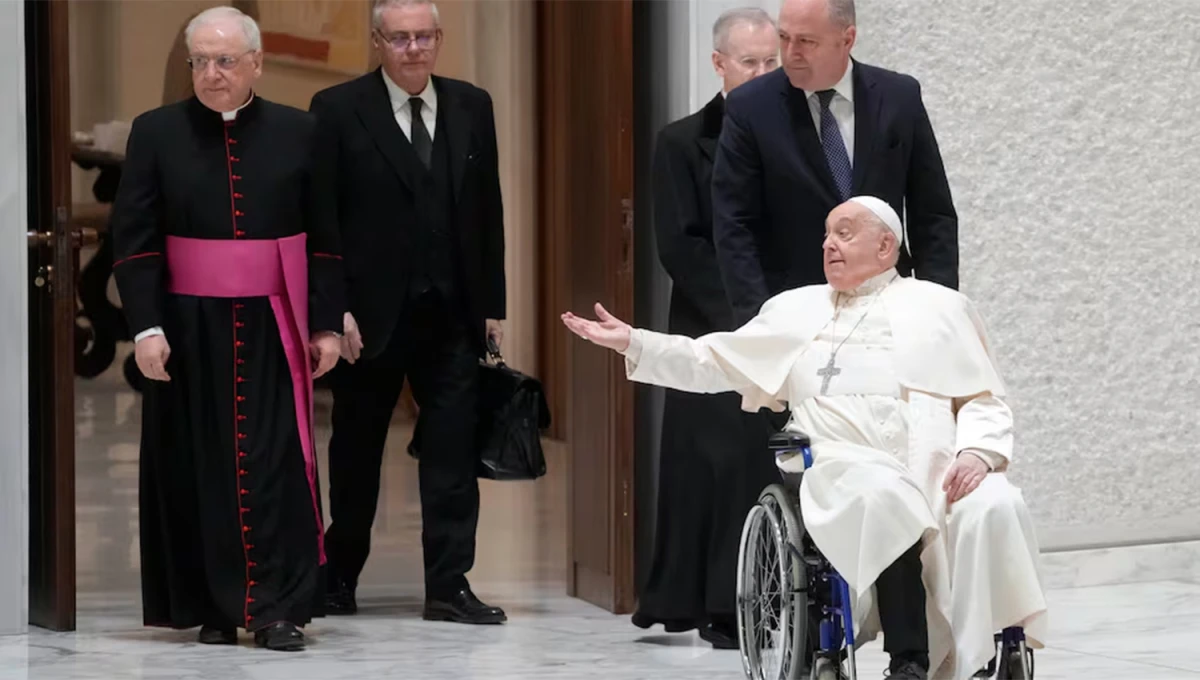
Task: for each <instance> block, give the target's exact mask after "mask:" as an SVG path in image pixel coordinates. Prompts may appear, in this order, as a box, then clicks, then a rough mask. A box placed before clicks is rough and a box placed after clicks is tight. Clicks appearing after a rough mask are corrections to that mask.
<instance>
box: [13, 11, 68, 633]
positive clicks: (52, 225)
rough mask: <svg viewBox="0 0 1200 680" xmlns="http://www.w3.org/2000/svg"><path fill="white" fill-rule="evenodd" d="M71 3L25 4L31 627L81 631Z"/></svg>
mask: <svg viewBox="0 0 1200 680" xmlns="http://www.w3.org/2000/svg"><path fill="white" fill-rule="evenodd" d="M67 9H68V8H67V3H66V2H65V0H49V1H46V2H26V3H25V28H26V32H25V35H26V43H25V45H26V48H25V49H26V70H25V77H26V79H25V85H26V95H27V96H26V107H27V109H26V120H27V125H28V130H27V136H26V139H27V144H28V163H29V173H28V178H29V182H28V184H29V203H28V205H29V223H28V225H27V226H28V231H29V275H30V277H31V279H33V280H32V281H31V285H30V286H29V409H30V418H29V530H30V531H29V558H30V564H29V622H30V623H32V624H33V625H35V626H41V627H44V628H50V629H52V630H74V629H75V363H74V362H75V310H76V298H75V277H76V272H77V271H78V262H79V251H78V247H79V242H80V241H81V238H82V237H81V235H80V234H77V233H74V232H75V230H74V229H73V228H72V224H71V175H70V164H71V157H70V144H71V125H70V71H69V66H68V64H69V59H70V47H69V42H68V35H67V26H68V23H67Z"/></svg>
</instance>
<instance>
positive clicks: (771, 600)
mask: <svg viewBox="0 0 1200 680" xmlns="http://www.w3.org/2000/svg"><path fill="white" fill-rule="evenodd" d="M769 447H770V449H771V450H772V451H773V452H774V453H775V456H776V458H779V457H781V456H786V455H799V456H802V459H803V461H804V469H806V470H807V469H808V468H809V467H811V466H812V462H813V461H812V444H811V442H810V440H809V438H808V437H807V436H805V435H803V434H800V433H795V432H780V433H777V434H775V435H773V436H772V437H771V440H770V444H769ZM783 475H784V479H783V483H782V484H772V485H771V486H768V487H767V488H766V489H765V490H763V492H762V495H761V496H759V499H758V504H757V505H755V506H754V507H753V508H751V509H750V512H749V513H748V514H747V516H746V521H745V523H744V524H743V525H742V537H741V545H740V548H739V552H738V566H737V600H736V602H737V624H738V643H739V644H738V646H739V648H740V649H741V654H742V668H743V670H744V671H745V673H746V677H747V678H749V680H801V678H804V677H806V676H807V677H809V678H811V680H857V678H858V671H857V667H856V663H855V655H854V649H855V642H854V617H853V615H852V612H851V609H850V608H851V603H852V598H851V593H850V586H849V585H847V583H846V581H845V580H844V579H843V578H842V577H841V576H840V575H838V573H837V571H836V570H835V569H834V568H833V566H832V565H831V564H830V563H829V561H828V560H826V559H825V558H824V557H823V556H822V555H821V552H820V551H819V550H817V547H816V545H815V544H814V543H813V542H812V538H811V537H810V536H809V535H808V533H807V532H806V531H805V530H804V524H803V522H802V521H801V518H800V503H799V498H800V481H801V479H802V477H803V474H802V473H799V474H797V473H786V472H785V473H783ZM996 648H997V651H996V656H995V657H994V658H993V659H992V661H991V662H989V664H988V666H987V667H986V668H984V669H981V670H980V671H979V672H978V673H976V674H975V676H974V677H977V678H995V679H996V680H1033V650H1031V649H1028V648H1027V647H1026V645H1025V634H1024V631H1023V630H1022V629H1021V628H1008V629H1005V630H1004V631H1002V632H1001V633H998V634H997V635H996Z"/></svg>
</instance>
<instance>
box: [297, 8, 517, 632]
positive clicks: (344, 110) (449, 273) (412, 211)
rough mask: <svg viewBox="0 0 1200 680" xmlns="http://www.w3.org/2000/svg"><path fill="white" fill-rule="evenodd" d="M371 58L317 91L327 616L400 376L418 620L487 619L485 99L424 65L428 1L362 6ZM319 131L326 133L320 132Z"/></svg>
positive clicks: (374, 474) (362, 521)
mask: <svg viewBox="0 0 1200 680" xmlns="http://www.w3.org/2000/svg"><path fill="white" fill-rule="evenodd" d="M372 24H373V25H372V29H373V31H372V41H373V43H374V45H375V49H376V53H377V54H378V56H379V62H380V64H381V67H380V68H379V69H376V70H375V71H373V72H371V73H368V74H366V75H364V76H362V77H360V78H357V79H355V80H352V81H350V82H348V83H345V84H342V85H338V86H335V87H332V88H330V89H328V90H324V91H322V92H318V93H317V94H316V96H314V97H313V100H312V105H311V107H310V110H311V111H313V113H315V114H316V115H317V124H318V126H319V127H320V128H321V130H322V132H321V136H322V137H323V138H324V137H325V135H326V134H328V135H329V137H330V138H331V139H332V140H333V141H332V142H331V143H330V144H329V145H327V146H322V149H325V150H327V151H328V152H329V153H328V154H327V155H324V156H322V157H321V161H320V162H321V165H322V166H323V167H327V168H330V169H331V170H333V172H331V173H330V174H329V176H328V179H329V182H328V184H327V185H325V187H324V190H325V191H327V192H328V194H329V196H330V198H329V202H330V203H336V206H337V221H338V226H339V229H340V231H339V234H340V238H341V242H342V244H343V245H344V253H345V256H346V274H347V276H348V277H349V278H348V288H347V300H348V303H349V307H350V313H349V314H347V317H346V324H345V338H344V340H343V356H344V357H345V358H346V359H347V361H348V362H349V364H350V365H344V366H342V367H341V368H339V369H338V370H337V371H335V372H334V373H333V374H331V375H330V383H331V386H332V388H333V437H332V439H331V440H330V442H329V513H330V521H331V523H330V525H329V531H328V532H327V534H326V539H327V540H326V545H327V546H328V548H329V577H330V581H329V584H330V585H329V587H330V592H329V599H328V601H327V610H326V611H327V612H328V613H330V614H353V613H354V612H355V611H357V607H358V605H357V601H356V599H355V589H356V586H357V584H358V577H359V574H360V573H361V572H362V569H363V565H364V564H365V563H366V560H367V554H368V553H369V552H370V546H371V525H372V522H373V521H374V519H375V508H376V504H377V502H378V499H379V474H380V465H381V463H382V460H383V450H384V444H385V442H386V440H387V436H388V428H389V425H390V423H391V421H392V412H393V411H394V410H395V408H396V403H397V401H398V400H399V398H400V391H401V387H402V386H403V385H404V379H405V377H407V378H408V380H409V382H410V383H411V385H412V390H413V397H414V398H415V400H416V402H417V405H418V406H419V407H420V409H421V413H420V421H419V423H420V424H419V427H418V431H419V432H420V433H421V436H420V440H419V441H418V442H417V444H418V447H417V448H419V450H420V463H419V466H420V467H419V471H418V476H419V479H420V493H421V544H422V547H423V548H424V558H425V610H424V617H425V618H427V619H434V620H447V621H456V622H461V623H478V624H485V623H501V622H503V621H504V620H505V614H504V612H503V611H502V610H501V609H499V608H498V607H489V606H487V605H485V604H483V603H482V602H480V601H479V599H478V598H477V597H476V596H475V594H474V593H473V592H472V590H471V587H470V585H469V584H468V583H467V577H466V574H467V572H469V571H470V570H471V567H472V566H473V564H474V561H475V530H476V526H477V525H478V521H479V481H478V479H477V478H476V464H477V463H478V457H479V454H478V450H477V448H476V442H475V423H476V415H475V408H476V393H477V390H478V370H479V359H480V357H482V356H484V352H485V347H486V344H485V343H486V341H487V339H488V338H491V339H492V340H493V341H494V342H495V343H496V344H497V345H499V343H500V339H501V338H500V336H501V324H500V322H501V320H502V319H503V318H504V310H505V285H504V284H505V281H504V217H503V209H502V206H501V200H500V171H499V161H498V158H497V153H496V124H495V120H494V118H493V114H492V99H491V97H490V96H489V95H488V93H487V92H485V91H484V90H481V89H479V88H477V87H475V86H474V85H471V84H470V83H466V82H463V81H460V80H451V79H449V78H442V77H439V76H434V75H432V74H433V68H434V64H435V63H436V62H437V56H438V50H439V48H440V47H441V44H442V29H441V28H440V26H439V22H438V12H437V7H436V6H435V5H434V4H433V3H432V2H429V1H428V0H382V1H380V2H376V3H375V6H374V9H373V12H372ZM326 130H328V133H326Z"/></svg>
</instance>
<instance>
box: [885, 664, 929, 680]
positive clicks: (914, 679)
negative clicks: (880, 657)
mask: <svg viewBox="0 0 1200 680" xmlns="http://www.w3.org/2000/svg"><path fill="white" fill-rule="evenodd" d="M887 678H888V680H928V678H929V671H928V670H926V669H924V668H922V667H921V665H920V664H918V663H916V662H914V661H903V662H900V663H893V664H892V666H891V672H889V673H888V674H887Z"/></svg>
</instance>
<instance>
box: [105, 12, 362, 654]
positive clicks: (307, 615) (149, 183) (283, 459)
mask: <svg viewBox="0 0 1200 680" xmlns="http://www.w3.org/2000/svg"><path fill="white" fill-rule="evenodd" d="M243 17H244V15H241V13H240V12H237V10H232V9H230V8H215V9H214V10H209V11H206V12H204V13H201V14H200V15H199V16H197V17H196V19H194V20H193V25H194V31H193V32H192V35H191V40H190V41H189V42H190V44H189V52H190V55H191V66H192V68H193V78H194V82H195V86H196V95H197V96H196V97H192V98H189V99H187V100H185V101H182V102H178V103H175V104H171V105H168V106H164V107H162V108H159V109H155V110H153V111H149V112H147V113H144V114H142V115H140V116H138V117H137V119H136V120H135V121H134V123H133V128H132V131H131V134H130V138H129V143H128V148H127V154H126V161H125V168H124V174H123V177H122V180H121V185H120V189H119V191H118V195H117V198H116V202H115V205H114V208H113V218H112V231H113V240H114V248H115V260H116V264H115V265H114V273H115V275H116V279H117V285H118V289H119V291H120V294H121V299H122V302H123V305H124V310H125V314H126V315H127V318H128V320H129V324H130V330H131V332H133V333H135V334H136V340H137V343H136V349H135V352H136V353H137V359H138V365H139V367H140V368H141V370H142V371H143V373H144V374H145V375H146V377H147V378H150V380H148V381H146V384H145V390H144V392H143V398H144V404H143V409H144V410H143V418H142V444H141V460H140V470H141V472H140V476H141V480H140V529H141V574H142V596H143V608H144V620H145V623H146V625H150V626H168V627H172V628H190V627H194V626H201V633H200V640H201V642H207V643H213V644H233V643H235V642H236V631H237V628H245V629H246V630H247V631H253V632H254V633H255V640H256V642H257V643H258V644H259V645H260V646H265V647H268V648H272V649H281V650H294V649H301V648H303V646H304V640H303V634H302V633H301V632H300V631H299V627H302V626H303V625H304V624H306V623H307V622H308V621H310V619H311V618H312V617H313V615H314V613H316V612H314V608H315V607H316V606H319V604H320V602H321V596H322V592H321V589H320V587H319V585H320V579H319V563H320V561H321V560H322V556H323V546H322V526H321V524H322V522H321V509H320V504H319V498H320V496H319V490H318V487H317V485H316V475H315V471H316V467H315V462H314V460H313V456H312V443H313V440H312V425H311V384H312V377H313V374H314V373H316V374H319V373H321V372H324V371H327V370H329V368H331V367H332V366H333V364H334V363H336V361H337V358H338V355H339V348H340V339H339V335H340V331H341V329H342V318H343V314H344V309H345V301H344V274H343V273H342V269H341V262H340V256H339V255H338V250H339V249H338V246H337V235H336V232H335V231H334V230H333V229H331V228H330V227H331V225H332V222H331V221H329V220H327V219H325V218H324V215H326V214H327V212H328V211H327V210H324V209H323V208H322V206H321V205H320V204H319V201H318V199H317V194H316V193H315V192H313V191H311V189H310V187H311V185H312V184H313V182H314V181H315V177H314V173H315V172H317V170H316V169H315V168H314V166H313V163H312V160H311V159H312V156H313V154H314V145H315V143H316V140H315V137H314V136H315V131H316V126H315V122H314V119H313V118H312V117H311V115H310V114H308V113H307V112H304V111H299V110H297V109H293V108H289V107H286V106H282V105H279V104H274V103H271V102H268V101H265V100H264V99H262V98H261V97H258V96H255V95H254V94H253V92H252V91H251V89H250V87H251V85H252V83H253V81H254V79H255V78H256V77H257V75H258V74H259V73H261V64H262V53H261V51H259V50H258V49H256V48H257V47H258V45H257V43H256V42H255V39H256V37H257V28H254V30H253V31H250V30H248V28H247V26H252V25H253V24H252V23H250V24H247V23H246V22H245V21H244V20H243ZM239 55H240V56H239ZM305 241H307V244H305ZM289 248H291V249H292V251H291V252H292V254H293V255H294V256H295V257H292V258H291V260H289V258H288V252H289V251H288V249H289ZM297 248H298V251H297V250H296V249H297ZM264 254H265V255H264ZM214 256H216V257H215V258H214ZM222 258H232V260H233V261H227V260H224V259H222ZM297 262H298V265H299V271H298V275H297V269H296V265H297ZM272 268H274V269H272ZM305 268H307V270H308V276H307V277H306V276H305V275H304V270H305ZM271 272H274V274H271ZM272 276H273V277H274V279H272ZM249 279H256V280H257V283H256V284H255V285H259V286H267V288H263V289H262V290H261V292H263V293H264V294H262V295H247V296H241V295H239V293H240V292H241V291H246V290H250V289H248V288H245V287H244V286H245V285H248V284H246V280H249ZM284 279H287V280H286V281H284ZM209 288H212V289H213V290H211V291H210V290H209ZM252 292H257V291H252ZM306 308H307V310H306ZM306 311H307V314H306ZM305 316H307V317H308V318H307V321H308V324H307V325H308V326H309V328H308V329H304V325H305V324H304V321H305V318H304V317H305ZM301 329H304V330H307V331H308V332H310V333H311V336H309V337H300V336H299V333H301V332H302V331H301ZM168 343H169V344H168ZM310 353H311V357H312V359H313V361H312V363H313V364H315V366H309V365H307V364H308V362H307V361H306V360H305V355H309V354H310ZM305 408H308V412H307V413H305V412H304V409H305Z"/></svg>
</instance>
